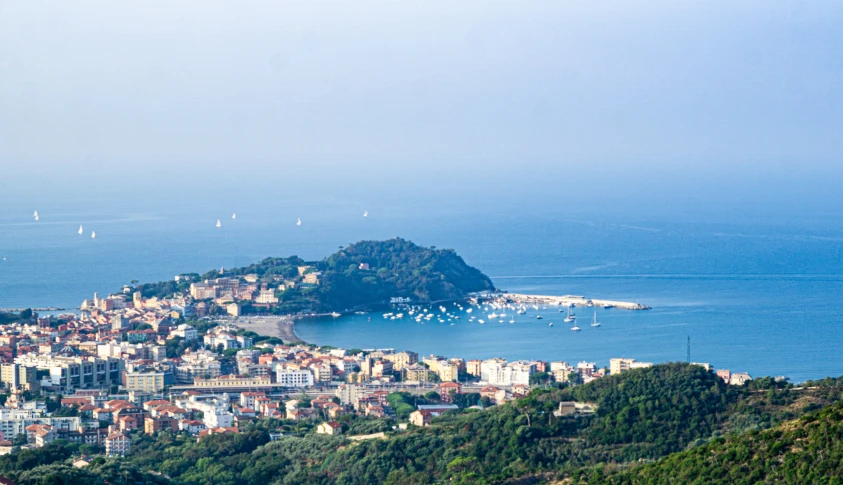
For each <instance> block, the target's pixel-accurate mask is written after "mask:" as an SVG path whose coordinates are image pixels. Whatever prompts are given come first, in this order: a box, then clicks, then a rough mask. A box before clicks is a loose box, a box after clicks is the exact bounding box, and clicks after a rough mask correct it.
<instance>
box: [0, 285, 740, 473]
mask: <svg viewBox="0 0 843 485" xmlns="http://www.w3.org/2000/svg"><path fill="white" fill-rule="evenodd" d="M299 276H300V281H299V282H290V281H287V282H283V281H282V282H280V284H282V285H290V284H293V285H294V284H297V283H298V284H300V283H303V282H304V281H307V283H304V284H313V285H318V276H319V275H318V274H314V273H312V272H308V271H307V270H304V271H300V272H299ZM177 279H178V278H177ZM252 280H253V278H251V277H250V276H249V275H246V276H243V277H231V278H217V279H215V280H212V281H211V280H209V281H202V282H193V283H191V284H190V287H189V292H187V293H179V292H176V293H175V294H174V295H173V296H172V297H170V298H158V297H150V298H145V297H143V296H142V294H141V293H140V292H138V291H134V292H132V291H131V288H129V287H127V288H126V289H125V290H124V292H122V293H119V294H113V295H109V296H107V297H105V298H100V297H99V296H98V295H96V294H95V295H94V297H93V298H92V299H90V300H85V301H84V302H82V304H81V305H80V310H79V312H77V313H63V314H53V315H45V316H39V315H38V314H37V313H34V312H31V311H29V312H23V313H22V314H21V318H20V319H19V320H18V321H14V322H11V323H6V324H4V325H3V326H2V327H0V362H2V364H0V369H2V372H1V373H0V381H2V386H3V388H4V392H5V394H3V395H2V396H3V399H4V402H3V403H2V407H0V454H7V453H14V452H16V451H17V450H20V449H27V448H36V447H42V446H44V445H46V444H48V443H51V442H53V441H55V440H66V441H68V442H72V443H81V444H85V445H90V450H92V452H99V453H104V454H105V455H108V456H124V455H126V454H127V453H130V451H131V447H132V436H133V435H137V434H141V433H142V434H148V435H154V434H157V433H161V432H170V433H183V434H186V435H189V436H193V437H195V438H196V439H202V438H203V437H204V436H208V435H213V434H220V433H223V434H227V433H238V431H239V430H240V429H242V428H243V427H244V426H246V425H248V424H249V423H254V422H256V421H258V420H266V419H271V420H275V421H272V422H273V423H274V424H273V426H274V427H275V429H274V430H273V432H272V434H271V436H275V437H277V436H283V435H285V434H287V435H289V434H295V435H301V434H305V433H318V434H329V435H336V434H346V435H347V436H348V438H349V439H352V440H359V439H378V438H383V437H384V432H383V431H379V432H376V433H364V434H360V433H355V429H364V428H365V427H361V426H358V424H359V423H361V422H370V421H379V420H380V421H383V422H384V423H388V424H389V428H388V429H390V430H393V431H394V432H402V430H406V429H407V428H408V427H410V426H420V427H423V426H428V425H430V423H431V420H432V419H434V418H436V417H437V416H439V415H441V414H444V413H458V412H461V411H462V410H465V409H478V410H482V409H486V408H489V407H491V406H496V405H500V404H502V403H506V402H508V401H512V400H515V399H518V398H520V397H523V396H525V395H527V393H528V392H529V391H530V390H531V388H535V387H541V386H555V385H556V386H558V385H578V384H584V383H588V382H591V381H593V380H596V379H600V378H603V377H605V376H607V375H615V374H619V373H623V372H626V371H629V370H631V369H637V368H645V367H650V366H652V365H653V363H650V362H637V361H636V360H635V359H628V358H614V359H611V360H610V362H609V366H608V367H600V366H598V365H597V364H596V363H595V362H577V363H573V362H572V363H569V362H565V361H562V360H558V361H551V362H546V361H539V360H522V361H514V362H508V361H506V360H504V359H500V358H488V359H486V360H466V359H463V358H461V357H458V356H437V355H430V356H419V355H418V354H417V353H416V352H413V351H411V350H394V349H342V348H335V347H326V346H323V347H320V346H317V345H312V344H307V343H304V342H299V341H298V339H297V338H295V334H294V333H293V332H292V324H291V322H292V319H291V318H289V317H280V316H264V317H260V316H258V317H256V316H241V314H240V311H239V306H240V304H241V301H242V300H244V299H246V297H247V295H249V296H252V295H255V297H254V298H253V300H254V304H258V305H267V307H270V306H271V305H273V304H274V303H275V302H276V301H277V300H276V298H277V297H276V293H275V292H276V291H277V287H275V288H274V289H270V288H268V287H267V285H266V283H263V284H256V282H255V281H252ZM521 298H522V299H523V298H526V297H521ZM394 303H395V304H396V305H406V304H407V303H408V301H407V300H405V299H397V300H395V301H394ZM475 303H476V302H475ZM396 308H400V306H396ZM396 311H397V310H396ZM254 330H258V331H254ZM273 335H274V336H273ZM279 336H280V337H279ZM698 365H701V366H703V367H705V368H706V370H711V368H710V366H709V365H708V364H703V363H700V364H698ZM716 373H717V376H719V377H720V378H722V379H723V380H724V381H725V382H727V383H729V384H733V385H742V384H744V383H746V382H747V381H748V380H750V379H751V377H750V376H749V375H748V374H746V373H741V372H734V373H732V372H730V371H728V370H722V369H721V370H717V371H716ZM594 411H595V408H594V405H593V404H592V403H578V402H560V403H559V404H558V409H557V411H556V412H557V413H558V414H559V415H563V416H567V415H572V416H575V415H583V414H589V413H593V412H594ZM85 463H86V462H85V459H80V461H79V466H84V465H85Z"/></svg>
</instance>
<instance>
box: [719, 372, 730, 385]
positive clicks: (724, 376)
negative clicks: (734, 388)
mask: <svg viewBox="0 0 843 485" xmlns="http://www.w3.org/2000/svg"><path fill="white" fill-rule="evenodd" d="M716 374H717V377H719V378H721V379H723V382H725V383H726V384H728V383H729V381H731V380H732V373H731V372H730V371H729V369H718V370H717V372H716Z"/></svg>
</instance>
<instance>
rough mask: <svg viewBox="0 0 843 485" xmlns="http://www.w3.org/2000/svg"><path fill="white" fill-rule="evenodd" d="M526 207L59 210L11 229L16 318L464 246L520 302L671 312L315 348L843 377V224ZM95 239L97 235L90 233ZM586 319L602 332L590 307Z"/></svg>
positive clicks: (556, 318) (370, 331) (7, 277)
mask: <svg viewBox="0 0 843 485" xmlns="http://www.w3.org/2000/svg"><path fill="white" fill-rule="evenodd" d="M449 202H450V201H449ZM524 204H525V203H522V205H520V206H516V205H514V204H512V203H509V204H502V205H501V207H496V208H494V209H492V208H489V207H480V206H478V205H476V204H475V205H471V204H462V205H451V204H450V203H444V202H437V201H435V200H434V201H430V202H429V203H427V204H419V203H417V202H414V201H411V200H404V201H401V200H398V199H393V200H388V201H386V200H380V199H378V198H377V197H369V198H368V200H367V201H366V202H360V201H359V200H357V199H351V198H337V197H326V196H322V195H321V194H318V193H317V194H313V195H312V196H300V197H298V198H295V199H289V200H288V202H278V201H277V200H276V201H275V202H271V203H267V204H264V205H261V204H254V203H252V204H242V206H239V203H238V201H237V199H233V200H232V201H231V202H227V203H226V204H224V206H225V207H224V208H223V204H220V203H218V201H217V202H215V203H212V204H208V205H203V204H201V203H196V202H194V203H190V204H182V205H169V204H166V203H161V202H160V201H157V202H154V203H149V204H146V205H145V209H146V210H143V211H142V210H133V209H132V208H131V207H130V206H127V205H125V204H115V205H113V206H110V207H108V208H104V209H97V210H91V209H89V208H85V207H84V206H85V204H83V203H77V204H75V205H74V204H66V205H65V206H61V204H57V203H51V202H50V201H49V200H46V201H45V202H43V203H42V206H41V207H33V210H34V209H35V208H37V209H39V213H40V215H41V218H40V221H38V222H37V223H35V222H34V221H33V220H32V217H31V211H27V212H25V213H24V212H23V210H19V211H16V212H15V213H11V214H10V213H6V212H4V213H3V214H0V252H2V254H0V257H5V258H6V260H5V261H1V262H0V307H28V306H52V305H55V306H62V307H68V308H72V307H75V306H77V305H78V304H79V303H80V302H81V300H82V299H83V298H86V297H89V296H90V295H91V294H92V293H93V292H94V291H98V292H100V293H101V294H104V293H107V292H109V291H116V290H119V289H120V288H121V287H122V285H123V284H126V283H129V281H131V280H132V279H137V280H140V281H157V280H161V279H168V278H172V277H173V276H174V275H175V274H178V273H181V272H203V271H206V270H208V269H211V268H219V267H221V266H225V267H233V266H239V265H245V264H248V263H251V262H254V261H257V260H259V259H261V258H263V257H267V256H288V255H293V254H296V255H299V256H302V257H304V258H308V259H317V258H321V257H323V256H325V255H327V254H329V253H331V252H333V251H335V250H336V249H337V247H338V246H340V245H346V244H348V243H351V242H354V241H357V240H361V239H385V238H389V237H394V236H401V237H405V238H408V239H411V240H413V241H416V242H418V243H419V244H424V245H435V246H437V247H443V248H444V247H449V248H454V249H456V250H457V251H458V252H459V254H461V255H462V256H463V257H464V258H465V260H466V261H467V262H468V263H469V264H471V265H474V266H476V267H478V268H480V269H481V270H483V271H484V272H485V273H487V274H488V275H490V276H491V277H493V280H494V283H495V285H496V286H498V287H499V288H501V289H504V290H509V291H514V292H524V293H537V294H551V295H564V294H577V295H585V296H588V297H594V298H605V299H617V300H628V301H636V302H640V303H644V304H647V305H650V306H652V307H653V309H652V310H650V311H645V312H630V311H622V310H617V309H613V310H607V311H601V312H600V313H599V319H600V321H601V322H602V326H601V327H600V328H596V329H595V328H591V327H589V326H588V325H587V324H586V323H587V322H585V321H581V323H580V326H581V327H582V328H583V330H582V331H581V332H578V333H575V332H571V331H570V330H568V326H567V325H565V324H563V322H562V318H561V314H559V313H558V309H556V308H548V310H546V311H544V319H543V320H541V321H537V320H535V319H533V318H530V319H528V318H526V317H518V319H517V320H518V321H517V323H515V324H511V325H510V324H508V323H506V324H499V323H487V324H485V325H479V324H476V323H469V322H468V321H467V319H465V318H463V319H461V320H460V321H458V322H456V324H455V325H453V326H451V325H449V324H440V323H438V322H431V323H427V324H425V325H420V324H417V323H415V322H412V321H400V322H399V321H387V320H383V318H381V317H380V315H379V314H376V315H371V321H369V316H354V317H348V318H339V319H325V320H314V321H305V322H301V323H299V324H298V325H297V327H296V330H297V332H298V333H299V335H300V336H301V337H302V338H304V339H306V340H308V341H311V342H316V343H320V344H331V345H342V346H346V347H393V348H398V349H411V350H416V351H418V352H420V353H423V354H429V353H436V354H441V355H445V356H461V357H465V358H489V357H494V356H501V357H506V358H509V359H516V358H538V359H545V360H567V361H569V362H573V363H575V362H577V361H580V360H588V361H595V362H597V363H598V364H599V365H607V364H608V359H609V358H611V357H619V356H626V357H633V358H637V359H639V360H645V361H655V362H663V361H675V360H684V359H685V357H686V342H687V338H688V337H690V338H691V353H692V355H691V358H692V360H694V361H700V362H710V363H712V364H713V365H714V366H716V367H718V368H730V369H732V370H735V371H740V370H745V371H748V372H750V373H752V374H753V375H786V376H789V377H790V378H791V379H793V380H794V381H803V380H806V379H815V378H822V377H826V376H838V375H841V374H843V366H841V365H840V363H839V359H838V358H837V357H838V356H839V354H840V352H841V350H843V348H842V347H843V344H842V343H841V342H843V329H842V328H843V326H841V324H843V308H841V306H840V305H839V297H840V295H841V294H843V258H841V250H843V226H841V225H840V223H839V221H837V220H836V219H834V218H833V217H816V218H782V217H766V218H765V217H756V216H753V217H744V218H737V217H719V219H720V222H713V221H711V220H706V219H707V217H703V216H700V215H699V214H698V216H699V217H683V218H682V219H679V220H692V221H693V222H673V221H672V220H677V218H672V217H669V216H668V215H665V214H659V215H655V216H651V217H647V216H646V215H642V214H641V213H632V212H627V213H626V214H623V213H619V212H610V211H604V212H602V213H600V214H599V215H597V214H595V213H589V212H587V211H577V212H574V211H569V210H566V209H560V208H558V207H554V206H553V205H549V204H544V205H540V206H538V208H536V207H531V206H528V205H524ZM33 205H34V204H33ZM364 210H368V212H369V217H366V218H364V217H363V216H362V213H363V211H364ZM235 211H236V212H237V219H236V220H232V219H231V213H232V212H235ZM299 217H301V219H302V221H303V223H302V225H301V226H300V227H297V226H296V225H295V221H296V219H297V218H299ZM217 219H220V220H221V222H222V227H221V228H219V229H218V228H216V227H214V223H215V222H216V220H217ZM818 220H821V222H817V221H818ZM723 221H727V222H723ZM80 224H81V225H83V226H84V229H85V234H84V235H83V236H79V235H77V234H76V231H77V229H78V226H79V225H80ZM91 230H95V231H96V232H97V238H96V239H91V238H90V231H91ZM531 313H533V312H531ZM579 315H580V317H581V319H582V320H590V318H591V313H590V310H588V309H580V310H579ZM507 321H508V319H507ZM551 321H552V322H554V323H555V325H554V327H553V328H550V327H548V326H547V323H548V322H551Z"/></svg>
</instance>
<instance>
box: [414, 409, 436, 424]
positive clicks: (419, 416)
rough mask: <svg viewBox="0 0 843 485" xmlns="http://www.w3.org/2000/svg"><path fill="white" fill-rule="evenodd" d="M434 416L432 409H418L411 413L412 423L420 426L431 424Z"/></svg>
mask: <svg viewBox="0 0 843 485" xmlns="http://www.w3.org/2000/svg"><path fill="white" fill-rule="evenodd" d="M432 418H433V413H431V412H430V411H421V410H416V411H413V412H412V413H410V424H412V425H413V426H418V427H424V426H429V425H430V420H431V419H432Z"/></svg>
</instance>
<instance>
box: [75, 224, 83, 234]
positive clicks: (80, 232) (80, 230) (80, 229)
mask: <svg viewBox="0 0 843 485" xmlns="http://www.w3.org/2000/svg"><path fill="white" fill-rule="evenodd" d="M76 232H78V233H79V235H80V236H81V235H82V226H79V230H78V231H76Z"/></svg>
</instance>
